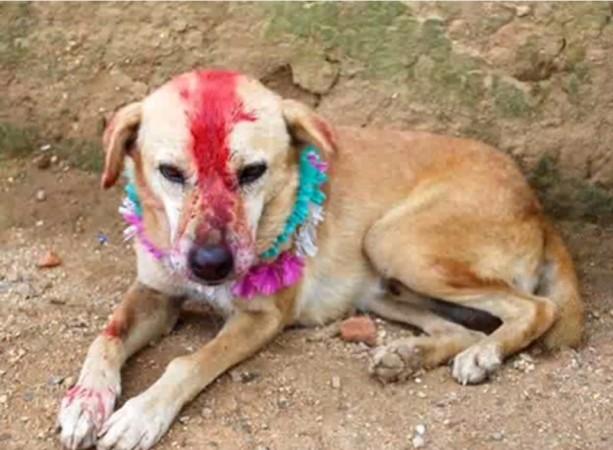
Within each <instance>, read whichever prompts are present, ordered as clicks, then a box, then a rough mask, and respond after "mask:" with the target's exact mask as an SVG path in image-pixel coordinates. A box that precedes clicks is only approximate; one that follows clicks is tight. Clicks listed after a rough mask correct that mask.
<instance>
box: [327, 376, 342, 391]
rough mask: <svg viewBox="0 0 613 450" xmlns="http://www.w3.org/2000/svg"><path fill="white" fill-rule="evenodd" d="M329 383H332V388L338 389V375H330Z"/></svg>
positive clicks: (339, 385)
mask: <svg viewBox="0 0 613 450" xmlns="http://www.w3.org/2000/svg"><path fill="white" fill-rule="evenodd" d="M330 384H331V385H332V388H333V389H340V388H341V379H340V377H338V376H336V375H334V376H333V377H332V381H331V382H330Z"/></svg>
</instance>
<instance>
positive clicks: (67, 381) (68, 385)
mask: <svg viewBox="0 0 613 450" xmlns="http://www.w3.org/2000/svg"><path fill="white" fill-rule="evenodd" d="M76 382H77V380H75V378H74V377H67V378H66V379H65V380H64V385H65V386H66V388H67V389H70V388H71V387H73V386H74V385H75V383H76Z"/></svg>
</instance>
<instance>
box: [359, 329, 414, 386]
mask: <svg viewBox="0 0 613 450" xmlns="http://www.w3.org/2000/svg"><path fill="white" fill-rule="evenodd" d="M424 351H425V349H424V348H423V346H422V345H421V344H420V342H419V338H408V339H399V340H397V341H394V342H392V343H390V344H387V345H383V346H381V347H378V348H377V349H376V350H375V352H374V355H373V358H372V362H371V364H370V368H369V372H370V373H371V374H372V375H373V376H375V377H376V378H378V379H379V380H380V381H381V382H383V383H389V382H392V381H404V380H407V379H408V378H409V377H411V376H412V375H414V374H415V373H416V372H418V371H419V370H421V369H422V368H423V363H424Z"/></svg>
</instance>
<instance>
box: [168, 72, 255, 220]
mask: <svg viewBox="0 0 613 450" xmlns="http://www.w3.org/2000/svg"><path fill="white" fill-rule="evenodd" d="M191 76H192V77H193V76H195V77H196V82H195V83H194V82H193V80H192V79H189V78H180V79H179V80H177V82H178V83H179V86H178V87H179V92H180V95H181V98H182V99H183V101H184V102H185V105H186V109H187V115H188V121H189V127H190V132H191V137H192V139H191V143H190V151H191V153H192V156H193V159H194V161H195V164H196V169H197V172H198V182H199V184H200V195H201V200H202V206H203V207H204V208H205V209H206V210H207V211H208V212H209V221H210V225H211V226H213V227H215V228H220V227H221V226H222V225H223V224H224V223H228V222H229V221H230V220H231V210H232V206H233V203H234V201H235V194H234V192H235V190H236V181H235V178H234V176H233V175H232V174H230V173H229V171H228V162H229V159H230V149H229V142H228V140H229V136H230V133H231V131H232V129H233V128H234V125H236V124H237V123H238V122H241V121H254V120H255V116H254V115H253V114H249V113H248V112H246V111H245V109H244V105H243V102H242V101H241V99H240V98H239V96H238V94H237V92H236V86H237V82H238V80H239V79H240V75H239V74H237V73H234V72H226V71H201V72H196V73H194V74H191Z"/></svg>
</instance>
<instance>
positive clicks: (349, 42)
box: [0, 2, 613, 450]
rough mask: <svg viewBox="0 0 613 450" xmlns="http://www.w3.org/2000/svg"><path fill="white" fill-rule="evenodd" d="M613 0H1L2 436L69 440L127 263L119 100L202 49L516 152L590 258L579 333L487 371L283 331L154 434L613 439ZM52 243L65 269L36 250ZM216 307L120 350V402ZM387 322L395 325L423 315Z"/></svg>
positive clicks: (328, 105)
mask: <svg viewBox="0 0 613 450" xmlns="http://www.w3.org/2000/svg"><path fill="white" fill-rule="evenodd" d="M611 5H612V4H611V3H607V2H599V3H580V4H579V3H565V4H562V3H551V2H546V3H545V2H544V3H532V4H530V5H525V4H523V3H517V2H496V3H468V2H467V3H445V2H440V3H426V2H424V3H410V2H404V3H389V4H387V5H384V4H380V3H374V2H364V3H361V4H359V5H357V4H355V5H350V4H348V3H342V4H341V3H326V4H325V5H315V4H313V3H291V4H290V3H267V4H265V5H264V4H257V3H240V4H239V3H233V4H231V3H221V2H220V3H215V4H206V5H204V4H196V3H181V4H179V3H173V4H170V3H158V4H156V5H155V7H150V6H149V5H144V4H137V3H131V4H126V3H98V4H96V5H85V4H79V5H76V4H66V3H55V4H43V3H20V4H8V3H7V4H0V30H2V31H1V32H0V86H2V89H3V91H2V92H3V95H0V449H2V450H43V449H45V450H47V449H52V450H53V449H58V450H59V444H58V440H57V436H56V435H55V433H54V422H55V416H56V413H57V408H58V404H59V400H60V398H61V396H62V395H63V393H64V391H65V390H66V389H67V388H68V387H69V386H70V385H71V384H72V383H74V380H75V379H76V377H77V375H78V370H79V368H80V365H81V363H82V361H83V358H84V355H85V352H86V350H87V347H88V345H89V343H90V342H91V341H92V339H93V338H94V336H95V335H96V334H97V332H98V331H99V330H100V329H101V327H102V325H103V323H104V322H105V320H106V318H107V316H108V315H109V314H110V312H111V310H112V309H113V307H114V305H116V304H117V302H118V301H119V299H120V297H121V294H122V292H124V291H125V289H126V288H127V286H128V285H129V284H130V283H131V281H132V278H133V276H134V257H133V254H132V250H131V249H130V247H129V245H126V244H125V243H123V242H122V240H121V231H122V228H123V226H122V223H121V221H120V218H119V215H118V214H117V207H118V206H119V200H120V195H121V192H120V190H119V189H116V190H114V191H112V192H110V193H106V194H103V193H102V192H101V191H100V190H99V188H98V179H97V175H96V174H95V173H96V171H99V169H100V161H101V158H100V155H101V152H100V149H99V136H100V132H101V127H102V126H103V124H104V117H105V116H108V114H109V112H110V111H112V110H114V109H115V108H116V107H117V106H119V105H121V104H124V103H127V102H129V101H130V100H133V99H136V98H140V97H141V96H142V95H144V94H145V93H146V92H147V91H149V90H150V89H151V88H153V87H155V86H157V85H159V84H160V83H161V82H162V81H164V80H165V79H167V78H168V77H169V76H170V75H171V74H175V73H179V72H182V71H184V70H188V69H190V68H192V67H196V66H199V67H201V66H208V67H211V66H214V67H220V66H223V67H230V68H233V69H238V70H241V71H244V72H247V73H250V74H252V75H253V76H255V77H257V78H259V79H261V80H262V81H264V82H265V83H266V84H268V85H269V86H271V87H273V88H274V89H277V90H278V91H279V92H281V93H282V94H283V95H285V96H290V97H294V98H298V99H300V100H302V101H304V102H306V103H308V104H310V105H311V106H313V107H315V108H317V109H318V110H319V111H320V112H321V113H322V114H324V115H326V116H328V117H331V118H334V119H335V120H336V121H337V122H340V123H350V124H354V125H363V126H366V125H377V126H378V125H382V124H385V125H391V126H394V127H402V128H417V129H423V130H431V131H438V132H445V133H450V134H456V135H464V136H472V137H476V138H479V139H481V140H485V141H486V142H488V143H490V144H493V145H495V146H497V147H499V148H501V149H502V150H503V151H505V152H507V153H510V154H512V155H513V156H514V157H515V158H516V159H517V160H518V162H520V164H521V165H522V167H523V168H524V170H525V171H526V173H527V174H528V175H529V176H530V178H531V181H532V182H533V184H534V185H535V186H536V187H538V188H539V191H540V194H541V196H542V197H543V198H544V199H545V204H546V205H547V207H548V208H549V209H550V210H551V211H554V212H556V213H557V217H558V218H559V219H558V222H559V225H560V227H561V228H562V230H563V231H564V234H565V236H566V238H567V240H568V242H569V245H570V248H571V250H572V253H573V255H574V256H575V258H576V260H577V264H578V270H579V273H580V276H581V280H582V285H583V290H584V294H585V299H586V302H587V304H588V310H589V314H588V317H587V340H586V344H585V345H584V346H583V347H582V348H581V349H580V350H579V351H577V352H575V351H570V350H568V351H564V352H561V353H558V354H555V355H545V354H541V353H540V352H539V351H538V348H534V349H530V350H529V351H527V352H525V353H523V354H521V355H518V356H517V357H515V358H513V359H512V360H510V361H508V363H507V364H506V365H505V366H504V368H503V369H502V370H501V371H500V372H499V374H497V375H496V376H495V378H494V379H493V380H491V381H490V382H488V383H486V384H483V385H480V386H469V387H462V386H459V385H458V384H456V383H455V382H454V381H453V380H452V379H451V377H450V374H449V369H448V368H445V367H442V368H438V369H436V370H433V371H431V372H429V373H426V374H420V375H419V376H418V377H417V378H416V379H414V380H411V381H409V382H406V383H402V384H391V385H386V386H383V385H381V384H380V383H378V382H377V381H375V380H374V379H372V378H371V377H370V376H369V375H368V372H367V367H368V361H369V357H370V353H371V351H372V349H370V348H369V347H366V346H364V345H360V344H349V343H345V342H343V341H341V340H339V339H337V338H326V339H313V336H316V335H317V330H306V329H292V330H288V331H287V332H286V333H284V334H283V335H282V336H281V337H280V338H278V339H277V340H276V341H274V342H273V343H272V344H271V345H269V346H268V347H267V348H266V349H265V350H264V351H262V352H261V353H259V354H258V355H257V356H256V357H254V358H252V359H250V360H249V361H246V362H244V363H243V364H241V365H240V366H239V367H238V368H237V369H236V370H235V371H234V372H233V374H226V375H223V376H222V377H220V378H219V379H218V380H217V381H216V382H215V383H213V384H212V385H211V386H210V387H209V388H207V389H206V391H205V392H203V393H202V394H201V395H200V396H199V397H197V398H196V399H195V400H194V401H193V402H192V403H191V404H190V405H188V406H187V407H186V408H185V410H184V411H183V412H182V413H181V416H180V420H179V422H177V423H175V425H174V426H173V427H172V428H171V431H170V432H169V433H168V435H167V436H165V437H164V438H163V440H162V441H161V443H160V444H159V445H158V446H157V447H156V448H159V449H160V450H169V449H174V448H185V449H198V450H200V449H257V450H265V449H269V450H286V449H296V450H298V449H299V450H303V449H318V450H319V449H326V450H327V449H351V450H354V449H411V448H415V447H421V446H422V445H423V448H426V449H530V450H531V449H537V448H541V449H561V450H567V449H611V448H613V428H612V426H611V423H612V419H613V414H612V411H613V405H612V400H613V392H612V390H611V385H612V384H611V383H612V382H613V344H612V343H611V340H612V339H611V338H612V337H613V295H612V294H611V292H612V291H613V258H611V255H613V220H611V218H613V196H611V187H613V152H611V142H612V139H613V115H611V107H612V105H613V77H611V70H613V59H612V58H610V56H608V55H610V52H611V49H613V6H611ZM381 36H385V39H381ZM41 155H42V157H43V158H48V159H49V160H50V161H49V162H50V166H49V167H47V168H44V169H41V168H39V167H38V166H40V165H44V164H41V161H40V160H37V161H36V162H34V161H33V159H34V158H35V157H36V158H40V157H41ZM569 180H574V181H572V182H571V181H569ZM562 218H563V219H562ZM50 249H52V250H54V251H55V252H57V253H58V255H59V256H60V257H61V259H62V261H63V263H62V265H61V266H59V267H56V268H53V269H44V270H43V269H38V268H37V267H36V262H37V260H38V259H39V257H40V256H41V255H43V254H44V253H45V252H46V251H48V250H50ZM220 326H221V322H220V320H219V319H217V318H215V317H213V316H211V315H209V314H208V313H207V312H206V311H201V310H199V309H198V308H197V306H196V305H191V308H190V309H189V310H188V311H186V313H185V314H184V316H183V318H182V320H181V322H180V324H179V326H178V327H177V329H176V330H175V331H174V332H173V333H172V334H171V335H170V336H169V337H167V338H166V339H164V340H163V341H162V342H161V343H159V345H157V346H155V347H153V346H152V347H150V348H147V349H145V350H143V351H142V352H140V353H139V354H138V355H137V356H136V357H135V358H133V359H132V360H131V361H130V362H129V363H128V364H127V367H126V368H125V371H124V377H123V388H124V390H123V395H122V399H121V402H124V401H125V400H126V399H128V398H130V397H132V396H134V395H136V394H137V393H139V392H141V391H142V390H144V389H145V388H146V387H147V386H149V385H150V384H151V383H152V382H153V381H154V380H155V379H156V378H157V377H158V376H159V375H160V374H161V373H162V371H163V370H164V367H165V366H166V364H167V363H168V362H169V361H170V360H171V359H172V358H174V357H175V356H178V355H181V354H184V353H187V352H190V351H193V350H194V349H196V348H197V347H198V346H200V345H202V344H203V343H204V342H206V341H207V340H209V339H210V338H211V337H212V336H213V335H214V334H215V332H216V330H218V329H219V327H220ZM377 326H378V333H379V337H378V340H379V343H380V344H383V343H385V342H388V341H390V340H392V339H394V338H396V337H399V336H403V335H409V334H410V331H409V330H408V329H406V328H403V327H401V326H398V325H394V324H390V323H384V322H380V321H378V322H377Z"/></svg>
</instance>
